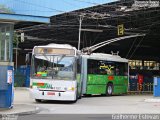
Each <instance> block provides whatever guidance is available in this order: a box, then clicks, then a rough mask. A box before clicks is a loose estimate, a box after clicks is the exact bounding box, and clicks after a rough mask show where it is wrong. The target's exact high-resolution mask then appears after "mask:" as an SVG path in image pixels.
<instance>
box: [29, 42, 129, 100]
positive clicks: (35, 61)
mask: <svg viewBox="0 0 160 120" xmlns="http://www.w3.org/2000/svg"><path fill="white" fill-rule="evenodd" d="M127 86H128V60H127V59H124V58H121V57H120V56H118V55H111V54H103V53H92V54H90V55H87V54H84V53H82V52H79V51H78V50H77V49H76V48H75V47H72V46H70V45H63V44H49V45H44V46H35V47H34V48H33V51H32V62H31V78H30V94H31V96H32V97H33V98H34V99H35V100H36V101H37V102H40V101H43V100H59V101H77V99H78V98H81V96H82V95H95V94H100V95H101V94H102V95H112V94H124V93H127Z"/></svg>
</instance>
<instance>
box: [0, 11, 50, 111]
mask: <svg viewBox="0 0 160 120" xmlns="http://www.w3.org/2000/svg"><path fill="white" fill-rule="evenodd" d="M19 22H36V23H49V22H50V19H49V18H48V17H40V16H30V15H18V14H5V13H0V109H1V108H12V107H13V100H14V63H13V57H12V56H13V45H12V44H13V43H12V41H13V39H14V38H13V34H14V25H15V24H19Z"/></svg>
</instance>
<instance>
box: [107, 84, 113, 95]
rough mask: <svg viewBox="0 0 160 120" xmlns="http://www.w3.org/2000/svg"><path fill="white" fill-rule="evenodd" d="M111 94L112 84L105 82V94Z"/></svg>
mask: <svg viewBox="0 0 160 120" xmlns="http://www.w3.org/2000/svg"><path fill="white" fill-rule="evenodd" d="M112 94H113V84H112V83H108V84H107V89H106V95H107V96H111V95H112Z"/></svg>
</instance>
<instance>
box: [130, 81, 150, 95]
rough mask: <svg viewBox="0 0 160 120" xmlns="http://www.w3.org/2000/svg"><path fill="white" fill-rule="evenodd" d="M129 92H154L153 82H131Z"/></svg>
mask: <svg viewBox="0 0 160 120" xmlns="http://www.w3.org/2000/svg"><path fill="white" fill-rule="evenodd" d="M128 93H153V83H142V84H139V83H129V86H128Z"/></svg>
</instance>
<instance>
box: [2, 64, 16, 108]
mask: <svg viewBox="0 0 160 120" xmlns="http://www.w3.org/2000/svg"><path fill="white" fill-rule="evenodd" d="M0 76H1V77H0V108H12V107H13V97H14V90H13V89H14V74H13V66H7V65H6V66H5V65H4V66H3V65H1V66H0Z"/></svg>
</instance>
